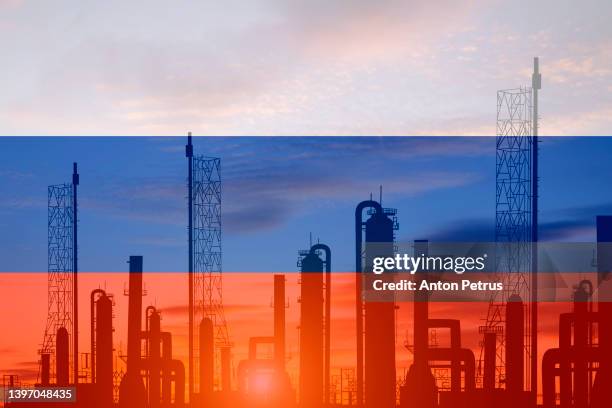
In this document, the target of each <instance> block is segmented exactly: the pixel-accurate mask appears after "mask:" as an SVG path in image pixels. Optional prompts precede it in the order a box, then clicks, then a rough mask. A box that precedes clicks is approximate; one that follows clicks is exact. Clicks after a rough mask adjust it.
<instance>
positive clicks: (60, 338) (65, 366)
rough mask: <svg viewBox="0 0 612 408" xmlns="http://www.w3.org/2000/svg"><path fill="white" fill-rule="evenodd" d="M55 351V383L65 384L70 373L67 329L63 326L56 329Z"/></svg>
mask: <svg viewBox="0 0 612 408" xmlns="http://www.w3.org/2000/svg"><path fill="white" fill-rule="evenodd" d="M55 353H56V354H55V375H56V377H57V385H59V386H67V385H68V381H69V375H70V374H69V370H70V345H69V339H68V330H66V328H65V327H60V328H59V329H57V335H56V338H55Z"/></svg>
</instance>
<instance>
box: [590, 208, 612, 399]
mask: <svg viewBox="0 0 612 408" xmlns="http://www.w3.org/2000/svg"><path fill="white" fill-rule="evenodd" d="M610 272H612V216H610V215H600V216H597V292H598V302H597V312H598V313H599V315H600V316H602V318H601V320H600V323H599V328H598V331H599V336H598V337H599V347H600V348H601V350H602V359H601V363H600V368H599V371H598V372H597V375H596V377H595V382H594V384H593V396H592V399H591V407H592V408H603V407H607V406H609V404H610V397H609V395H610V390H609V385H610V384H611V383H612V351H611V350H612V319H610V316H612V279H611V275H610ZM604 317H605V318H604Z"/></svg>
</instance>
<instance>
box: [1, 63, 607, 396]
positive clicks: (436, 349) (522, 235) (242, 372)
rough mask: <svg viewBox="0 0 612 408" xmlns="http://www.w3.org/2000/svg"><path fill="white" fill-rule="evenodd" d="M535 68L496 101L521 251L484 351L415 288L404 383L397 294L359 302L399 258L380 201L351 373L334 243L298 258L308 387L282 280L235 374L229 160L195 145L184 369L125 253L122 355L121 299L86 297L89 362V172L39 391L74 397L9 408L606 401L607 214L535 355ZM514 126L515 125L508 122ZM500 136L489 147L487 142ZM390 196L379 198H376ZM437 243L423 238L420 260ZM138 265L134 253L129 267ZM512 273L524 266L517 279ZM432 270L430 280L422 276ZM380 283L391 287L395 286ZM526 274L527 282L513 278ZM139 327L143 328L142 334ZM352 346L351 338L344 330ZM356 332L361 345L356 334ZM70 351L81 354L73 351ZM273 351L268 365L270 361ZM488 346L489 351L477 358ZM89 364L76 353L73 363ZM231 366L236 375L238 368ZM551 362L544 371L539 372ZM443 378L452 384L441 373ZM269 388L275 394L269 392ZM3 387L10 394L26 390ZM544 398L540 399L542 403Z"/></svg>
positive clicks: (512, 226) (61, 201)
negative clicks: (81, 278)
mask: <svg viewBox="0 0 612 408" xmlns="http://www.w3.org/2000/svg"><path fill="white" fill-rule="evenodd" d="M540 81H541V80H540V74H539V71H538V63H537V59H536V60H535V64H534V74H533V79H532V86H531V87H529V88H520V89H515V90H507V91H500V92H498V134H497V138H496V139H495V141H496V143H497V150H496V152H497V169H496V171H497V174H496V176H497V200H496V238H497V241H499V242H506V243H512V244H518V245H519V248H522V249H523V250H524V251H523V252H520V251H519V252H513V253H512V254H506V255H505V256H506V257H517V258H516V259H513V261H515V262H509V261H508V259H506V260H505V262H503V263H502V264H500V265H501V266H500V270H499V271H498V272H501V273H504V272H511V273H506V274H504V275H503V276H504V277H503V279H506V281H505V283H506V284H508V287H511V288H512V289H511V290H510V291H508V292H507V293H504V294H502V295H500V296H501V297H500V298H496V299H492V300H491V302H490V306H489V314H488V316H486V319H485V321H486V324H484V325H483V326H481V327H479V328H478V333H479V335H480V336H481V337H482V343H481V344H480V345H478V344H470V345H466V344H464V342H462V334H464V333H462V328H461V321H460V320H458V319H453V318H452V316H448V317H444V318H440V317H436V318H433V317H430V299H429V296H430V294H428V293H427V292H426V291H420V292H418V293H417V294H416V295H415V297H414V299H413V301H412V303H413V305H412V310H413V316H412V323H413V333H412V335H413V338H412V341H411V346H410V350H411V352H412V353H413V362H412V365H411V366H410V368H409V370H408V371H407V372H406V373H405V375H399V376H398V373H397V372H396V366H397V356H396V323H397V322H396V320H397V306H396V301H395V300H394V299H393V295H383V298H381V299H375V300H372V299H367V298H364V292H363V288H364V287H366V286H368V283H369V282H371V279H373V276H374V275H373V273H372V271H371V269H369V268H370V267H369V265H372V259H373V258H374V257H380V256H392V255H393V254H394V252H395V251H396V248H395V235H396V231H397V230H398V229H399V223H398V212H397V210H395V209H391V208H385V207H383V206H382V204H381V201H382V197H381V199H380V200H378V201H375V200H373V199H371V198H370V200H366V201H363V202H360V203H358V204H357V205H356V207H355V212H354V217H355V218H354V219H355V224H354V225H355V230H354V234H355V235H354V239H355V271H356V273H355V299H354V302H355V304H354V305H355V309H354V319H355V326H356V332H355V333H353V334H352V335H351V341H354V345H355V350H356V353H355V356H356V360H355V366H354V367H351V368H347V369H342V370H341V372H340V375H332V366H331V361H332V360H331V359H332V349H331V338H332V336H333V334H334V332H333V327H332V322H333V319H332V314H333V312H334V311H333V308H332V307H331V297H332V296H333V288H332V268H333V264H332V249H333V247H332V248H330V246H328V245H325V244H322V243H315V244H312V243H311V247H310V248H308V249H307V250H304V251H299V258H298V268H299V273H300V285H301V286H300V303H299V307H300V332H299V372H298V377H299V379H298V381H292V380H291V377H290V375H289V373H288V371H287V367H286V361H287V353H286V344H285V343H286V319H285V309H286V307H287V306H286V291H285V290H286V277H285V275H282V274H274V275H273V276H272V275H271V280H270V284H271V287H272V288H273V290H272V292H273V313H272V316H271V320H272V321H273V325H272V327H273V334H272V335H269V333H262V334H257V335H254V336H253V337H250V338H249V339H248V358H247V359H245V360H242V361H239V362H237V364H234V362H233V361H232V353H231V349H232V346H233V344H234V343H233V340H232V339H231V337H230V332H229V329H228V324H227V322H226V320H225V314H224V310H223V299H222V272H221V219H220V217H221V177H220V160H219V159H218V158H208V157H204V156H197V155H195V154H194V146H193V143H192V137H191V135H189V136H188V142H187V146H186V158H187V165H188V168H187V171H188V177H187V179H188V183H187V190H188V194H187V196H188V206H187V219H188V240H187V242H188V245H187V251H186V252H187V256H188V265H189V270H188V273H187V275H188V276H187V277H186V278H187V279H188V282H189V293H188V298H189V322H188V325H189V327H188V329H189V330H188V333H189V335H188V343H189V350H188V351H189V353H188V361H187V362H183V361H181V360H179V359H176V358H174V357H173V352H174V351H175V350H173V335H172V333H170V332H169V331H163V327H162V325H161V315H162V313H163V312H164V311H163V310H158V309H157V308H156V307H154V306H147V307H145V308H143V301H142V299H143V290H144V289H143V273H144V270H145V268H144V265H145V262H144V259H143V257H142V256H129V272H128V277H129V288H128V291H127V295H128V297H129V310H128V330H127V354H126V355H125V356H122V355H120V354H121V353H120V352H119V351H117V348H116V344H117V339H116V338H114V336H113V326H114V324H113V321H114V319H115V317H114V314H113V307H114V301H113V296H112V295H111V294H110V293H107V292H106V291H105V290H102V289H96V290H94V291H92V292H91V294H90V316H89V318H90V326H89V335H90V349H89V350H88V353H87V354H88V355H89V359H88V360H87V364H86V366H85V367H83V364H79V362H82V361H83V360H82V358H81V356H82V354H83V353H82V350H81V351H80V350H79V349H78V335H79V334H80V333H83V332H84V331H83V330H80V331H79V329H78V327H77V320H78V310H77V307H76V305H77V293H78V280H77V277H78V263H77V248H78V247H77V243H78V235H77V231H78V226H77V224H78V223H77V208H78V195H77V186H78V185H79V181H80V180H79V175H78V172H77V165H76V163H75V164H74V167H73V179H72V183H71V184H62V185H58V186H51V187H49V225H48V228H49V235H48V236H49V273H48V279H49V316H48V321H47V324H46V326H45V336H44V339H43V344H42V348H41V350H40V361H39V377H38V381H37V384H36V385H35V387H68V386H69V387H74V388H75V389H76V396H77V398H76V402H41V403H33V402H27V403H26V402H21V403H20V402H11V403H7V404H6V405H5V406H7V407H24V406H28V407H39V406H40V407H74V406H76V407H97V408H112V407H130V408H144V407H150V408H161V407H194V408H195V407H238V408H239V407H303V408H323V407H339V406H357V407H367V408H375V407H381V408H395V407H401V408H409V407H415V408H424V407H426V408H429V407H431V408H433V407H440V408H443V407H448V408H452V407H470V408H477V407H493V406H494V407H498V408H501V407H517V406H519V407H536V406H543V407H545V408H552V407H556V406H561V407H568V408H569V407H572V408H588V407H591V408H603V407H608V406H610V403H609V399H608V394H609V387H610V386H611V385H612V303H610V302H607V301H605V300H601V299H606V298H605V297H601V296H600V300H598V301H597V302H596V301H594V300H593V293H594V288H596V287H597V288H599V290H600V293H601V291H602V290H604V289H605V288H606V285H607V284H606V282H607V281H608V280H609V278H610V277H609V272H610V271H611V270H612V254H611V253H609V251H606V248H607V247H606V245H605V243H609V242H612V216H609V215H601V216H598V217H597V218H596V219H595V220H594V223H595V224H596V228H597V254H596V261H597V262H596V265H597V271H598V275H597V277H598V280H597V282H592V281H589V280H583V281H580V282H577V285H576V286H575V288H574V293H573V300H574V302H573V306H572V309H571V310H569V311H567V312H565V313H561V314H560V315H559V333H558V343H559V345H558V347H557V348H553V349H549V350H546V351H545V352H544V353H543V358H542V360H541V361H538V353H537V339H538V334H537V325H538V320H537V317H538V315H537V310H538V295H537V293H538V292H537V291H538V288H537V278H536V274H537V272H538V263H537V252H535V250H534V247H535V244H534V243H536V242H537V241H538V239H537V229H538V220H537V213H538V186H537V184H538V183H537V180H538V163H537V158H538V139H537V91H538V89H539V88H540ZM505 115H510V116H509V117H507V116H505ZM492 140H493V139H492ZM381 196H382V194H381ZM430 245H431V244H430V243H429V242H428V241H427V240H417V241H415V242H414V245H413V247H414V251H415V254H417V253H418V254H426V253H427V252H428V251H429V249H430ZM127 256H128V254H126V257H127ZM512 268H516V269H512ZM430 275H432V276H433V275H435V273H434V272H427V271H426V272H425V273H424V274H422V275H419V278H418V279H427V278H428V276H430ZM385 278H386V279H393V275H392V274H391V275H388V277H385ZM507 279H515V280H517V279H521V281H520V282H521V283H520V284H518V283H517V282H518V281H516V282H510V281H507ZM143 322H144V329H143ZM434 329H435V330H440V331H447V332H448V333H449V339H450V341H449V344H447V345H444V346H441V345H437V344H436V345H434V344H432V343H431V340H430V332H431V330H434ZM341 335H342V336H349V335H350V334H349V333H341ZM353 335H354V337H353ZM71 344H72V345H71ZM262 347H271V348H272V349H273V355H272V357H270V356H267V355H265V353H262V352H261V349H262ZM477 347H480V349H481V356H480V357H477V356H476V355H475V353H474V349H475V348H477ZM79 353H80V354H79ZM117 358H120V359H122V360H124V361H125V367H126V369H125V371H118V369H117ZM233 367H236V370H233ZM538 367H541V373H539V372H538ZM442 371H444V372H448V373H449V377H448V384H450V385H449V386H444V385H442V383H441V381H440V378H439V373H440V372H442ZM262 382H263V383H265V387H262V386H261V385H262ZM18 384H19V379H18V377H17V376H15V375H9V376H5V379H4V387H5V389H6V388H8V387H12V386H17V385H18ZM540 397H541V401H540Z"/></svg>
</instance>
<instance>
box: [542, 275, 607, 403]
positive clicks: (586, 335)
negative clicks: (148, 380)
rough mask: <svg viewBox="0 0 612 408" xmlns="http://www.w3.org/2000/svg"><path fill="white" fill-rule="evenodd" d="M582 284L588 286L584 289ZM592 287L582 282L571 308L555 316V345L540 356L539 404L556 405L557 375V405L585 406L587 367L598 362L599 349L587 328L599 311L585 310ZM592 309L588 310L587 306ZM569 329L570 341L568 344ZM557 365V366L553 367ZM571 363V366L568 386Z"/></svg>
mask: <svg viewBox="0 0 612 408" xmlns="http://www.w3.org/2000/svg"><path fill="white" fill-rule="evenodd" d="M585 287H588V288H589V290H588V291H587V290H586V289H585ZM591 295H592V286H591V283H590V282H589V281H586V280H584V281H582V282H580V284H579V285H578V288H577V289H576V291H575V292H574V311H573V312H572V313H563V314H561V315H560V316H559V348H556V349H550V350H547V351H546V352H545V353H544V356H543V359H542V393H543V403H544V405H543V407H544V408H552V407H555V406H556V386H555V378H556V377H559V393H560V404H561V406H562V407H569V406H573V407H576V408H587V407H588V400H589V383H590V381H589V378H588V374H589V370H592V369H593V368H592V366H593V363H599V362H601V361H602V350H603V349H600V348H599V347H593V346H592V345H591V340H590V327H591V326H592V325H593V324H594V323H598V324H600V323H601V321H602V319H601V316H602V315H601V314H600V313H599V312H592V311H589V308H590V302H589V299H590V297H591ZM591 310H592V309H591ZM572 328H573V329H574V330H573V332H574V333H573V334H574V336H573V337H574V339H573V340H574V342H573V344H572ZM557 364H558V365H559V368H556V366H557ZM572 364H573V367H574V370H573V371H574V373H573V380H574V382H573V386H572Z"/></svg>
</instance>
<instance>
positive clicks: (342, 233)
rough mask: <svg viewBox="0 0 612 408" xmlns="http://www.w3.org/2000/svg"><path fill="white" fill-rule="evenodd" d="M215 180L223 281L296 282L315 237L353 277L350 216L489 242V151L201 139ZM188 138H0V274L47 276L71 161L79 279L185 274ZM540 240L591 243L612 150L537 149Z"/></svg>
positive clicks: (486, 144) (475, 142)
mask: <svg viewBox="0 0 612 408" xmlns="http://www.w3.org/2000/svg"><path fill="white" fill-rule="evenodd" d="M194 143H195V148H196V152H197V153H199V154H205V155H211V156H218V157H220V158H221V160H222V176H223V225H224V230H223V245H224V269H225V270H227V271H293V270H295V269H296V266H295V262H296V251H297V250H299V249H304V248H306V247H307V245H308V240H309V233H311V232H312V234H313V237H314V238H315V239H316V238H320V239H321V241H322V242H325V243H327V244H329V245H330V246H331V247H332V249H333V250H334V253H335V256H334V259H335V269H336V270H350V269H351V268H352V267H353V266H352V259H353V258H352V250H353V242H354V237H353V235H352V234H353V232H352V231H353V214H354V208H355V205H356V204H357V203H358V202H359V201H361V200H363V199H367V198H368V197H369V194H370V193H371V192H372V193H373V194H374V196H375V197H377V196H378V189H379V185H381V184H382V185H383V205H385V206H389V207H395V208H397V209H398V210H399V212H398V216H399V223H400V230H399V231H398V233H397V237H398V240H399V241H403V242H406V241H410V240H413V239H418V238H429V239H432V240H463V241H473V240H474V241H475V240H482V241H487V240H491V239H492V237H493V225H494V208H495V207H494V204H495V171H494V169H495V155H494V153H495V140H494V139H493V138H487V137H479V138H469V137H460V138H446V137H423V138H420V137H416V138H384V137H365V138H363V137H360V138H303V137H290V138H260V137H259V138H248V137H239V138H214V137H209V138H201V137H198V138H195V141H194ZM184 144H185V138H184V137H178V138H176V137H164V138H161V137H139V138H125V137H117V138H91V137H87V138H82V137H81V138H1V139H0V197H1V198H0V230H1V231H2V234H0V260H1V262H0V264H1V267H0V270H2V271H45V270H46V243H47V236H46V234H47V231H46V223H47V220H46V217H47V213H46V191H47V190H46V189H47V185H49V184H58V183H62V182H68V181H69V180H70V177H71V171H72V168H71V163H72V162H73V161H78V163H79V170H80V174H81V185H80V187H79V191H80V217H79V221H80V224H79V225H80V259H81V269H82V270H89V271H123V270H125V269H126V267H127V265H126V264H125V261H126V260H127V257H128V256H129V255H134V254H141V255H144V256H145V264H146V269H147V270H151V271H182V270H185V268H186V245H185V242H186V211H185V208H186V199H185V197H186V188H185V181H186V162H185V158H184ZM540 147H541V167H540V177H541V202H540V208H541V214H540V217H541V236H542V237H543V238H544V239H546V240H561V241H592V240H593V239H594V236H595V235H594V229H593V227H594V217H595V215H598V214H611V213H612V192H611V189H609V188H608V186H609V183H610V180H612V169H611V168H610V165H609V163H611V162H612V138H587V137H575V138H550V137H549V138H543V139H542V142H541V144H540Z"/></svg>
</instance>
